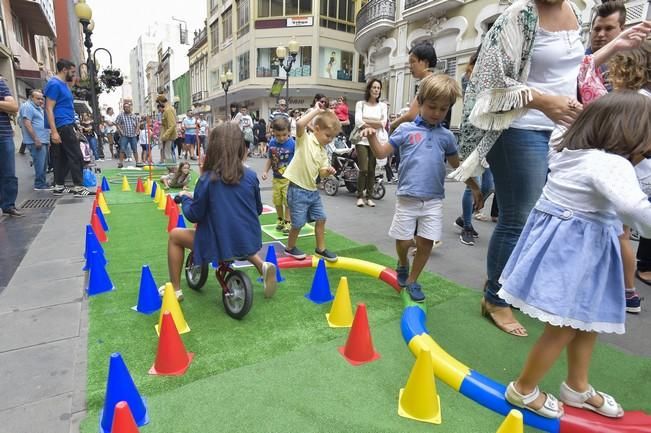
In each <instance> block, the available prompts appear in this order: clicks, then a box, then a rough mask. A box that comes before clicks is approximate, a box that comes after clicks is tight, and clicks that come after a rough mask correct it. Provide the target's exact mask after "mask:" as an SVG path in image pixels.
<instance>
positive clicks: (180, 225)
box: [176, 212, 186, 229]
mask: <svg viewBox="0 0 651 433" xmlns="http://www.w3.org/2000/svg"><path fill="white" fill-rule="evenodd" d="M176 227H177V228H181V229H184V228H186V227H185V220H184V219H183V214H182V213H180V212H179V219H178V220H177V222H176Z"/></svg>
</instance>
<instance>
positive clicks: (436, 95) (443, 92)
mask: <svg viewBox="0 0 651 433" xmlns="http://www.w3.org/2000/svg"><path fill="white" fill-rule="evenodd" d="M460 97H461V87H459V84H458V83H457V82H456V81H455V80H454V78H452V77H450V76H449V75H447V74H431V75H428V76H427V77H425V78H423V79H422V80H421V82H420V85H419V86H418V95H417V96H416V100H417V101H418V103H419V104H420V105H423V103H424V102H425V101H440V100H443V101H446V102H449V104H450V105H452V104H454V103H455V102H456V101H457V99H459V98H460Z"/></svg>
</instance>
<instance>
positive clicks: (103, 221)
mask: <svg viewBox="0 0 651 433" xmlns="http://www.w3.org/2000/svg"><path fill="white" fill-rule="evenodd" d="M95 213H96V214H97V218H99V222H100V224H102V228H103V229H104V231H105V232H107V231H109V226H108V224H106V218H104V212H102V209H101V208H100V207H99V206H97V207H96V208H95Z"/></svg>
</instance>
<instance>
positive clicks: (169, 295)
mask: <svg viewBox="0 0 651 433" xmlns="http://www.w3.org/2000/svg"><path fill="white" fill-rule="evenodd" d="M165 311H169V312H170V313H171V314H172V319H174V324H175V325H176V329H177V330H178V331H179V334H185V333H186V332H190V327H189V326H188V323H187V322H186V321H185V317H183V311H182V310H181V305H179V301H178V300H177V299H176V293H174V287H173V286H172V283H165V293H164V294H163V305H162V307H161V309H160V318H159V319H158V325H156V326H155V328H156V333H157V334H160V329H161V326H163V314H164V313H165Z"/></svg>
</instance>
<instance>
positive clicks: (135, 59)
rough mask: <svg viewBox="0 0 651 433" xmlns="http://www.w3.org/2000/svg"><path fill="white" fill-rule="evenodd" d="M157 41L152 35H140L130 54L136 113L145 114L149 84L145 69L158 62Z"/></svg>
mask: <svg viewBox="0 0 651 433" xmlns="http://www.w3.org/2000/svg"><path fill="white" fill-rule="evenodd" d="M156 45H157V43H156V40H155V39H154V37H153V35H151V34H150V33H145V34H142V35H140V37H139V38H138V42H137V43H136V46H135V47H133V48H132V49H131V51H130V52H129V69H130V77H131V87H132V92H133V109H134V111H135V112H138V113H144V112H145V96H146V93H147V83H146V81H145V79H146V76H145V68H146V67H147V64H148V63H149V62H151V61H155V60H157V52H156Z"/></svg>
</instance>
